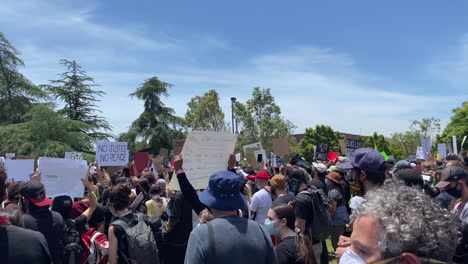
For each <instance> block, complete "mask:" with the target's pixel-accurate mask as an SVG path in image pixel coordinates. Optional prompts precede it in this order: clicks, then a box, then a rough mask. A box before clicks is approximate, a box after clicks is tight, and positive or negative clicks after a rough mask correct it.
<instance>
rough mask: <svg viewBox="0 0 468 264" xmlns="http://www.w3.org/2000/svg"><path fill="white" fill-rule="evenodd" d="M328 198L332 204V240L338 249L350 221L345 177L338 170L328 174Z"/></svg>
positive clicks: (330, 209) (334, 246) (330, 207)
mask: <svg viewBox="0 0 468 264" xmlns="http://www.w3.org/2000/svg"><path fill="white" fill-rule="evenodd" d="M326 177H327V187H328V199H329V200H330V206H329V207H328V210H329V212H330V216H331V234H330V237H331V242H332V247H333V248H334V249H335V250H336V249H337V246H338V239H339V238H340V236H341V235H343V234H344V232H345V231H346V225H347V224H348V223H349V214H348V210H347V208H346V203H347V201H346V199H345V188H344V186H343V184H342V181H343V179H342V178H341V175H340V174H338V173H337V172H330V173H328V174H327V176H326Z"/></svg>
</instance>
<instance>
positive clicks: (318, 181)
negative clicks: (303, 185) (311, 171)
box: [312, 177, 328, 195]
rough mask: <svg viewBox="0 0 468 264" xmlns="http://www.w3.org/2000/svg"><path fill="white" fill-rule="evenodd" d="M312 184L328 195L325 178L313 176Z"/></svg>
mask: <svg viewBox="0 0 468 264" xmlns="http://www.w3.org/2000/svg"><path fill="white" fill-rule="evenodd" d="M312 185H313V186H315V187H316V188H317V189H322V190H323V192H324V193H325V194H326V195H328V188H327V185H326V184H325V179H323V180H322V179H320V178H317V177H315V178H314V179H313V180H312Z"/></svg>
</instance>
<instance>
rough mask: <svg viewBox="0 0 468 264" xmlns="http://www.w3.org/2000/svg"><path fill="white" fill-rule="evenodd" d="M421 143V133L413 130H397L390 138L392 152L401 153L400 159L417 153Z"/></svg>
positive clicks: (394, 153)
mask: <svg viewBox="0 0 468 264" xmlns="http://www.w3.org/2000/svg"><path fill="white" fill-rule="evenodd" d="M420 145H421V140H420V139H419V133H414V132H413V131H406V132H397V133H394V134H392V137H391V140H390V148H391V150H392V151H391V153H392V154H393V155H398V154H399V153H401V154H399V155H401V156H399V157H398V159H400V160H401V159H407V158H408V156H410V155H414V154H415V153H416V148H417V147H419V146H420Z"/></svg>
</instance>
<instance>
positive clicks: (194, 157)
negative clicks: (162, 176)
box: [169, 131, 237, 190]
mask: <svg viewBox="0 0 468 264" xmlns="http://www.w3.org/2000/svg"><path fill="white" fill-rule="evenodd" d="M236 141H237V135H236V134H231V133H225V132H208V131H192V132H190V134H189V135H188V136H187V139H186V141H185V144H184V148H183V149H182V157H183V159H184V165H183V169H184V171H185V173H186V175H187V178H188V180H189V181H190V183H191V184H192V186H193V188H195V189H205V188H206V187H207V186H208V180H209V178H210V176H211V175H213V174H214V173H215V172H218V171H225V170H227V166H228V160H229V156H230V154H231V153H232V152H233V151H234V147H235V145H236ZM174 176H175V175H174ZM169 186H170V188H171V189H173V190H180V187H179V182H178V181H177V177H176V176H175V177H172V180H171V183H170V185H169Z"/></svg>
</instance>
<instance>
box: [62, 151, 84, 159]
mask: <svg viewBox="0 0 468 264" xmlns="http://www.w3.org/2000/svg"><path fill="white" fill-rule="evenodd" d="M65 158H66V159H74V160H82V159H83V152H65Z"/></svg>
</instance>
